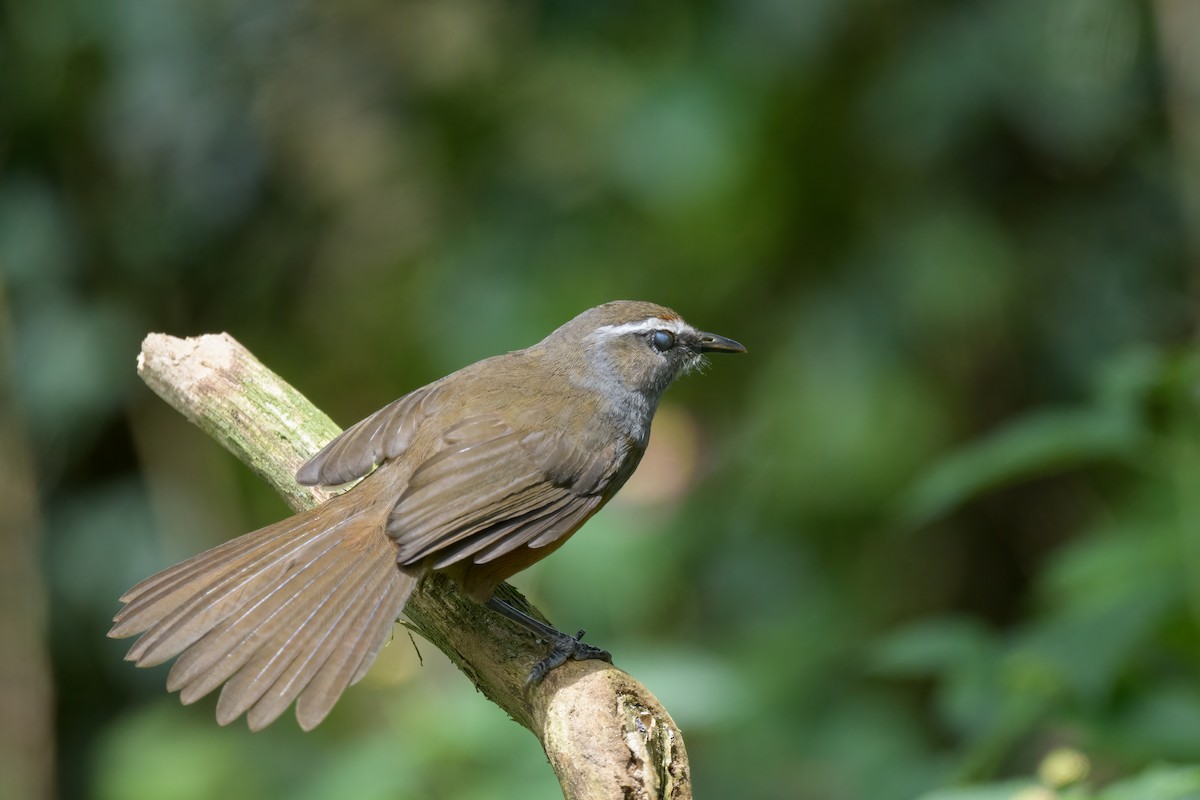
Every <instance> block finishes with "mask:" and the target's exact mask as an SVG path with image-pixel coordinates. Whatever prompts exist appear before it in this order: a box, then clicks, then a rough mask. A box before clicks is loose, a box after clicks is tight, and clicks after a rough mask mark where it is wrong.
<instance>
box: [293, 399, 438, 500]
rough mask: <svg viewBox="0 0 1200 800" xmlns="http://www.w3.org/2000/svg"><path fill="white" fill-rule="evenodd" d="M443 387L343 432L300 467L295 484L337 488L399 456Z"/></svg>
mask: <svg viewBox="0 0 1200 800" xmlns="http://www.w3.org/2000/svg"><path fill="white" fill-rule="evenodd" d="M440 387H441V381H439V382H437V383H431V384H429V385H428V386H424V387H422V388H420V389H417V390H416V391H413V392H409V393H408V394H406V395H404V396H403V397H401V398H400V399H399V400H396V401H395V402H393V403H390V404H389V405H386V406H384V407H383V408H381V409H379V410H378V411H376V412H375V413H374V414H372V415H371V416H369V417H367V418H366V419H364V420H362V421H361V422H358V423H356V424H354V425H352V426H350V427H349V428H347V429H346V430H344V431H342V433H341V434H340V435H338V436H337V437H336V438H334V439H333V440H332V441H331V442H329V444H327V445H325V447H323V448H322V449H321V452H319V453H317V454H316V455H315V456H313V457H312V458H310V459H309V460H308V461H307V462H306V463H305V464H304V466H302V467H300V469H299V470H298V471H297V472H296V481H297V482H298V483H300V484H303V485H304V486H315V485H321V486H337V485H339V484H343V483H347V482H349V481H352V480H354V479H355V478H361V477H363V476H364V475H366V474H367V473H368V472H370V471H371V470H372V469H373V468H374V467H375V465H376V464H378V463H379V462H380V461H383V460H385V459H389V458H395V457H397V456H399V455H400V454H401V453H403V452H404V451H405V449H406V448H407V447H408V445H409V443H410V442H411V441H412V438H413V436H414V434H415V433H416V431H417V427H418V426H419V425H420V424H421V422H422V421H423V420H424V419H425V418H426V417H427V416H428V414H429V409H430V408H432V407H433V405H432V404H433V403H435V402H436V400H437V396H438V394H439V390H440Z"/></svg>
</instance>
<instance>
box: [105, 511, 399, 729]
mask: <svg viewBox="0 0 1200 800" xmlns="http://www.w3.org/2000/svg"><path fill="white" fill-rule="evenodd" d="M343 497H344V495H343ZM386 516H387V515H386V510H379V509H377V508H372V507H370V506H368V507H365V508H364V507H361V506H359V505H358V504H357V503H355V502H353V501H349V502H346V503H342V502H341V501H340V500H339V498H334V499H333V500H331V501H330V502H328V503H326V504H325V505H323V506H320V507H319V508H317V509H314V510H312V511H308V512H303V513H301V514H297V515H296V516H294V517H292V518H290V519H287V520H283V521H282V522H279V523H276V524H275V525H271V526H268V527H266V528H263V529H261V530H258V531H254V532H253V533H248V534H246V535H245V536H242V537H239V538H237V539H234V540H232V541H230V542H226V543H225V544H223V545H221V546H219V547H215V548H213V549H212V550H209V551H207V552H204V553H201V554H200V555H198V556H195V557H194V558H191V559H188V560H187V561H184V562H182V563H180V564H177V565H176V566H174V567H171V568H169V569H166V570H164V571H162V572H160V573H159V574H157V575H154V576H152V577H150V578H147V579H146V580H144V581H142V582H141V583H139V584H138V585H136V586H134V587H133V588H132V589H130V590H129V591H128V592H126V593H125V594H124V595H123V596H122V598H121V599H122V601H123V602H125V603H126V606H125V607H124V608H123V609H121V611H120V612H119V613H118V614H117V615H116V617H115V618H114V623H115V624H114V625H113V627H112V630H110V631H109V636H112V637H116V638H120V637H124V636H131V635H133V634H137V633H142V636H141V638H140V639H139V640H138V641H137V642H136V643H135V644H134V645H133V647H132V648H131V649H130V651H129V654H128V655H127V656H126V658H127V659H129V660H131V661H134V662H136V664H137V665H138V666H139V667H141V666H152V665H154V664H159V663H162V662H163V661H166V660H168V659H170V658H172V657H174V656H176V655H179V660H178V661H177V662H176V663H175V665H174V666H173V667H172V669H171V673H170V675H169V677H168V680H167V688H168V689H169V690H171V691H179V692H180V699H181V700H182V701H183V702H184V703H192V702H195V701H196V700H198V699H200V698H201V697H203V696H204V695H206V694H208V693H209V692H211V691H212V690H213V689H215V688H217V687H218V686H220V685H221V684H222V683H224V684H225V686H224V688H223V689H222V691H221V696H220V699H219V701H218V703H217V720H218V722H220V723H221V724H222V725H224V724H227V723H229V722H231V721H232V720H234V719H236V718H237V717H238V716H240V715H242V714H243V713H247V712H249V713H248V714H247V719H248V721H249V723H250V727H251V728H252V729H254V730H258V729H259V728H262V727H264V726H266V725H268V724H270V723H271V722H272V721H274V720H275V719H276V718H278V717H279V715H280V714H282V713H283V712H284V711H285V710H286V709H287V708H288V706H289V705H291V704H292V702H293V701H296V700H297V698H299V702H297V704H296V714H297V718H298V719H299V720H300V723H301V726H302V727H304V728H305V730H308V729H311V728H312V727H313V726H315V725H316V724H317V723H318V722H320V721H321V719H324V717H325V716H326V714H328V713H329V710H330V709H331V708H332V707H333V705H334V703H336V702H337V699H338V698H339V697H340V696H341V694H342V692H343V691H344V690H345V689H346V687H347V686H349V685H350V684H351V683H354V682H355V681H357V680H358V679H360V678H361V677H362V675H363V674H364V673H365V672H366V670H367V668H368V667H369V666H370V663H371V662H372V661H373V660H374V658H375V656H376V655H377V654H378V652H379V650H380V648H381V647H382V646H383V644H384V642H385V641H386V640H387V638H388V634H389V633H390V631H391V627H392V623H393V622H394V621H395V619H396V617H398V616H399V615H400V613H401V611H402V610H403V608H404V604H405V603H406V602H407V600H408V598H409V596H410V595H411V593H412V591H413V589H414V588H415V585H416V578H414V577H413V576H411V575H409V574H406V573H404V572H401V571H400V570H399V569H398V567H397V565H396V548H395V545H394V544H393V543H392V540H391V539H389V538H388V537H387V535H386V533H385V532H384V524H385V522H386ZM302 709H303V710H302Z"/></svg>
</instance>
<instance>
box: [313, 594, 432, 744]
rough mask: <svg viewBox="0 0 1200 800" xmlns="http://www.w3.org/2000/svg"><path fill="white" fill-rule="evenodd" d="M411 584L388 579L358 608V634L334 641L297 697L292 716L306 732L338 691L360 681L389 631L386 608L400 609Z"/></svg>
mask: <svg viewBox="0 0 1200 800" xmlns="http://www.w3.org/2000/svg"><path fill="white" fill-rule="evenodd" d="M415 585H416V582H415V580H413V581H412V582H411V583H409V584H408V585H404V584H402V583H398V582H392V584H391V585H389V586H388V587H387V590H386V591H385V592H384V593H383V594H382V596H379V597H378V600H377V601H376V602H375V603H374V604H373V605H369V606H364V607H363V608H362V609H361V610H360V613H359V615H358V619H356V621H355V622H356V627H358V628H359V629H360V630H361V631H362V635H361V636H359V637H358V638H357V639H354V640H351V639H343V640H342V641H340V642H338V643H337V647H336V649H335V650H334V652H333V653H332V654H331V655H330V657H329V658H328V659H327V660H326V661H325V662H324V663H323V664H321V665H320V667H319V669H318V670H317V671H316V674H315V675H313V677H312V680H311V682H310V683H309V684H308V687H307V688H306V689H305V690H304V693H303V694H302V695H300V699H299V700H297V702H296V719H297V721H298V722H299V723H300V727H301V728H303V729H304V730H306V731H310V730H312V729H313V728H315V727H316V726H317V725H319V724H320V722H321V720H323V719H325V717H326V716H327V715H328V714H329V712H330V710H331V709H332V708H333V705H334V703H336V702H337V699H338V697H339V696H340V695H341V693H342V691H344V690H345V688H346V687H347V686H349V685H351V684H354V683H357V682H358V681H360V680H362V678H363V676H364V675H365V674H366V672H367V668H368V667H370V666H371V663H372V662H373V661H374V660H375V657H376V656H377V655H379V651H380V650H381V649H382V648H383V645H384V643H385V642H387V640H388V637H389V635H390V634H391V631H392V623H393V622H394V621H395V617H394V616H393V615H392V614H391V611H390V609H391V608H393V607H395V606H397V605H399V606H400V607H401V608H403V606H404V604H405V603H406V602H407V601H408V596H409V594H411V592H412V590H413V588H414V586H415Z"/></svg>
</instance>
